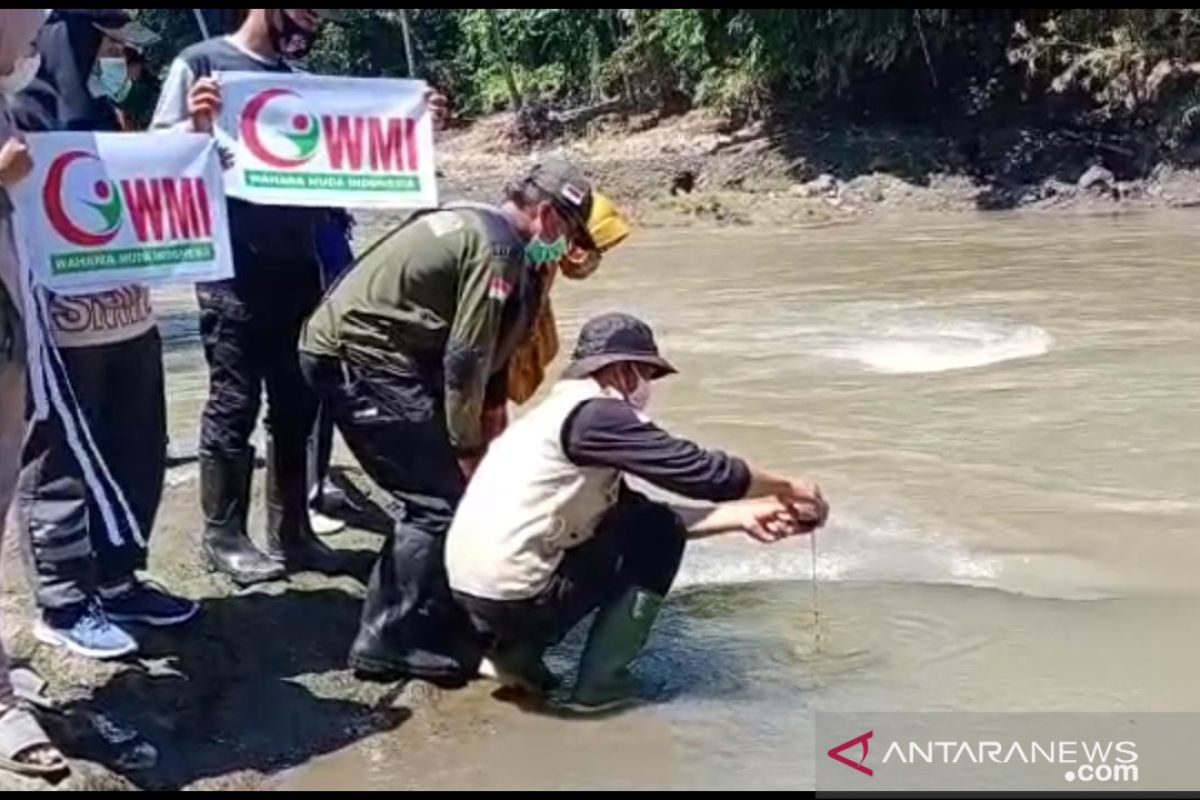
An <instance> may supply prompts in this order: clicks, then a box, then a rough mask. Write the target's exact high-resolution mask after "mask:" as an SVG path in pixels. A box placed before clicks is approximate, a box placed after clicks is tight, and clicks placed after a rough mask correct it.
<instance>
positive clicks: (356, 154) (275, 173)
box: [238, 88, 421, 192]
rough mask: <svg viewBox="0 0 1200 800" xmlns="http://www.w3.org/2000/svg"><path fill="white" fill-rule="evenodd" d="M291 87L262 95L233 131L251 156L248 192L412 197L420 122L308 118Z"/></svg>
mask: <svg viewBox="0 0 1200 800" xmlns="http://www.w3.org/2000/svg"><path fill="white" fill-rule="evenodd" d="M310 107H311V106H310V105H309V103H308V101H307V100H306V99H305V98H304V97H302V96H301V95H300V94H299V93H297V92H294V91H291V90H290V89H282V88H272V89H264V90H262V91H260V92H258V93H257V94H255V95H253V96H252V97H251V98H250V99H249V101H247V103H246V105H245V107H244V108H243V110H242V115H241V120H240V121H239V124H238V132H239V135H240V136H241V140H242V142H243V143H244V144H245V147H246V150H247V151H249V154H250V155H251V156H252V157H253V159H252V163H250V164H248V165H247V166H245V167H244V170H243V177H244V179H245V181H246V184H247V185H248V186H254V187H263V188H271V189H312V190H335V191H359V192H417V191H420V188H421V181H420V177H419V176H418V174H417V173H418V170H419V166H420V152H419V146H418V141H417V121H416V120H415V119H411V118H408V117H379V116H371V115H361V114H360V115H352V114H313V113H310V112H309V111H307V110H306V109H307V108H310Z"/></svg>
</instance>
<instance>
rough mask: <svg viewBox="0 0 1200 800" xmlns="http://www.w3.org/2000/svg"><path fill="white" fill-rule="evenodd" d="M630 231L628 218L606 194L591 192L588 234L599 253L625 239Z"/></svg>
mask: <svg viewBox="0 0 1200 800" xmlns="http://www.w3.org/2000/svg"><path fill="white" fill-rule="evenodd" d="M631 232H632V228H630V225H629V222H628V220H626V219H625V215H624V214H622V213H621V210H620V209H619V208H617V206H616V204H615V203H613V201H612V200H610V199H609V198H608V196H606V195H603V194H601V193H600V192H595V191H594V192H593V193H592V213H591V215H590V216H589V217H588V234H589V235H590V236H591V237H592V243H593V244H595V245H596V249H597V250H599V251H600V252H601V253H603V252H606V251H608V250H611V249H612V248H614V247H616V246H617V245H619V244H620V243H621V242H623V241H625V239H626V238H628V237H629V234H630V233H631Z"/></svg>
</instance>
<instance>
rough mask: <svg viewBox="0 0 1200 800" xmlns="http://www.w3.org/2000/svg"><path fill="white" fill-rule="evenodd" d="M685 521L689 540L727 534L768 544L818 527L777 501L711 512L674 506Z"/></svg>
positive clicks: (716, 508)
mask: <svg viewBox="0 0 1200 800" xmlns="http://www.w3.org/2000/svg"><path fill="white" fill-rule="evenodd" d="M672 510H673V511H674V512H675V513H676V514H677V515H679V518H680V519H682V520H683V525H684V527H685V528H687V532H688V538H689V539H703V538H706V537H708V536H717V535H720V534H724V533H745V534H747V535H748V536H750V537H751V538H753V539H756V540H758V541H760V542H763V543H764V544H770V543H772V542H777V541H779V540H780V539H786V538H788V537H789V536H796V535H799V534H804V533H812V531H813V530H815V529H816V528H817V523H816V522H815V521H813V520H812V519H806V518H804V517H803V516H802V515H801V514H799V513H798V511H797V510H796V509H795V508H794V507H793V506H790V505H788V504H786V503H783V502H781V501H779V500H777V499H775V498H764V499H754V500H735V501H733V502H730V503H720V504H718V505H715V506H709V507H707V508H700V507H696V506H672Z"/></svg>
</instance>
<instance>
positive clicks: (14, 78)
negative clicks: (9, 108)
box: [0, 53, 42, 97]
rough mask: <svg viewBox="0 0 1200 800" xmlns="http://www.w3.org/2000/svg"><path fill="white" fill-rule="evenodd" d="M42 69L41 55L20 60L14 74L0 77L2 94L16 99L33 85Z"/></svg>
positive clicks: (13, 71)
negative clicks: (26, 88)
mask: <svg viewBox="0 0 1200 800" xmlns="http://www.w3.org/2000/svg"><path fill="white" fill-rule="evenodd" d="M41 68H42V55H41V53H34V54H33V55H31V56H22V57H21V58H18V59H17V60H16V63H14V64H13V68H12V72H10V73H8V74H7V75H3V76H0V94H2V95H4V96H5V97H15V96H16V95H18V94H19V93H21V92H22V91H24V89H25V87H27V86H29V84H31V83H33V79H34V78H36V77H37V74H38V70H40V69H41Z"/></svg>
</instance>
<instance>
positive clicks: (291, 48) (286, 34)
mask: <svg viewBox="0 0 1200 800" xmlns="http://www.w3.org/2000/svg"><path fill="white" fill-rule="evenodd" d="M271 37H272V39H273V41H274V42H275V49H276V50H278V51H279V54H280V55H282V56H283V57H284V58H304V57H305V56H306V55H308V53H309V51H311V50H312V47H313V43H314V42H316V40H317V34H316V31H308V30H305V29H304V28H302V27H301V26H300V23H298V22H296V20H294V19H292V15H291V14H289V13H287V11H285V10H284V9H282V8H281V9H279V17H278V21H276V18H275V17H274V15H272V19H271Z"/></svg>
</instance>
